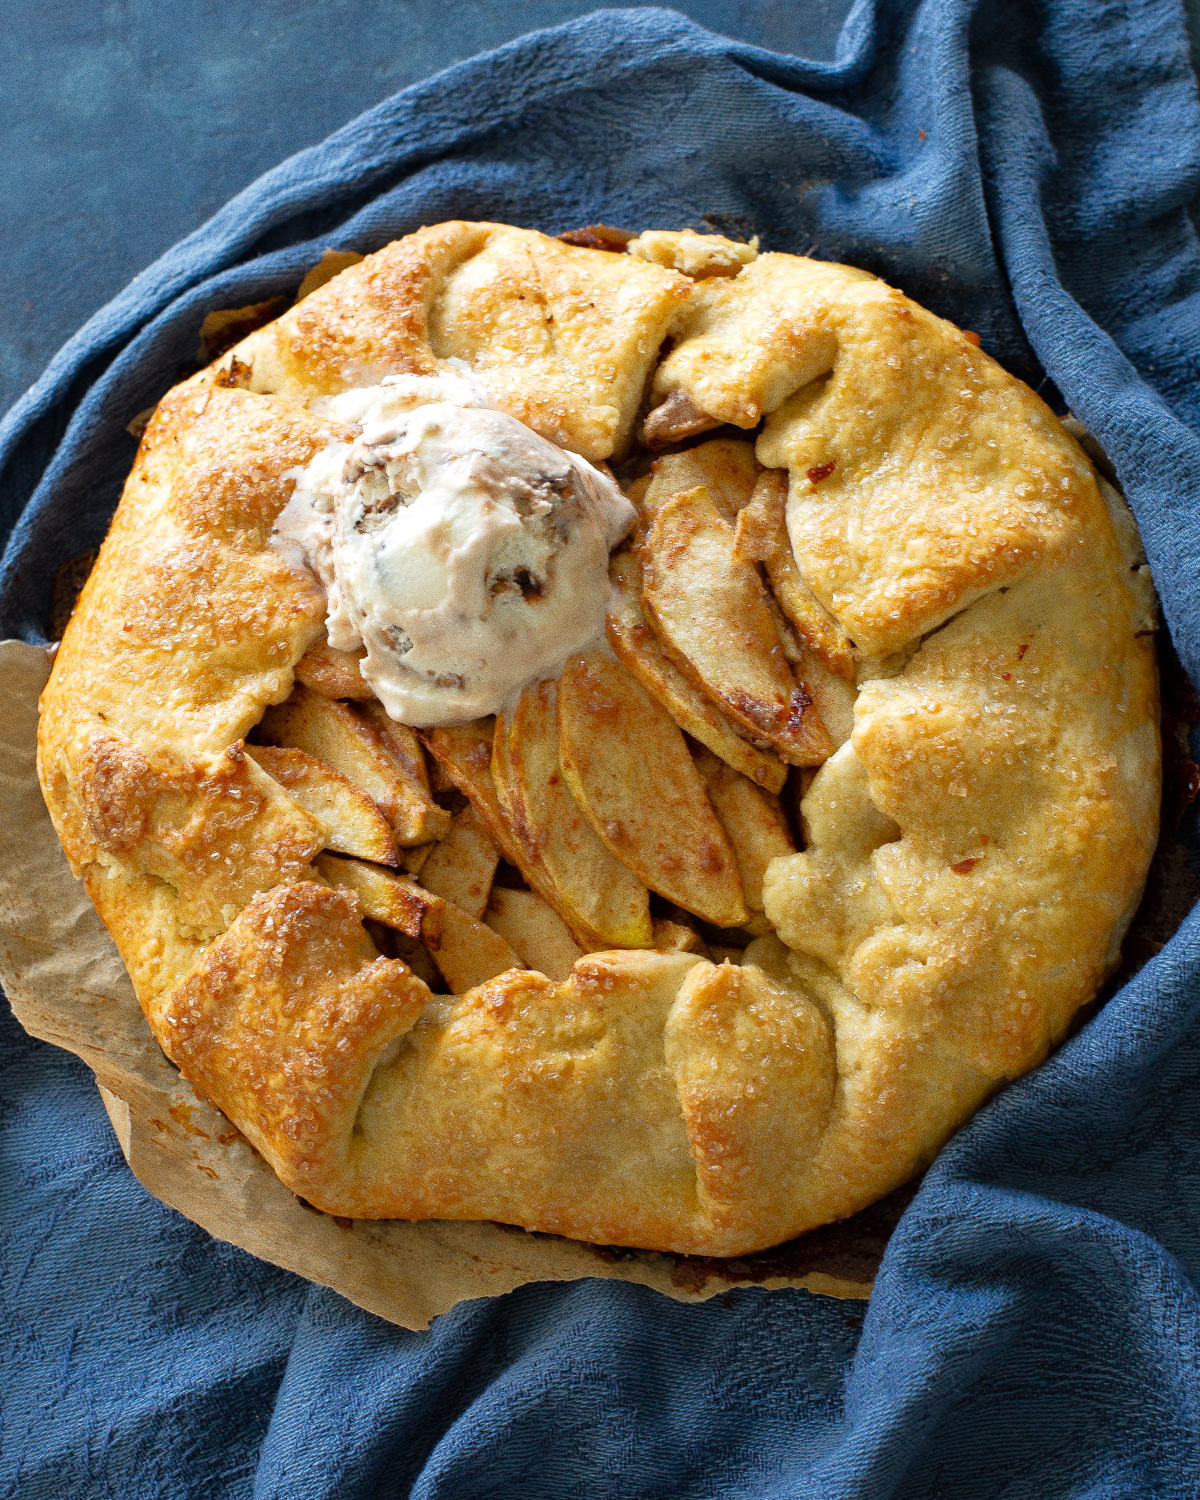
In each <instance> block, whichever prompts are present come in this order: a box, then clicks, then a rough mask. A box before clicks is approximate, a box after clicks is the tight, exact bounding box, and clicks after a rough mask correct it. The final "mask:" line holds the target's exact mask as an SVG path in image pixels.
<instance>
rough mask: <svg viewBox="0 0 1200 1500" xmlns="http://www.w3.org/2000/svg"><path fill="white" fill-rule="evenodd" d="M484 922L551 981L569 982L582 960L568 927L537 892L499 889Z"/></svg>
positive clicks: (494, 894)
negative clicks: (574, 969) (567, 979)
mask: <svg viewBox="0 0 1200 1500" xmlns="http://www.w3.org/2000/svg"><path fill="white" fill-rule="evenodd" d="M484 921H485V922H486V923H487V925H488V926H489V927H490V928H491V929H492V931H493V932H498V933H499V934H500V936H501V937H502V938H503V939H504V940H505V942H506V943H508V945H509V946H510V947H511V948H512V949H514V951H515V952H517V953H519V954H520V956H521V958H522V960H523V961H524V962H525V963H527V964H528V965H529V967H530V968H531V969H536V970H537V971H538V972H539V973H540V974H545V975H546V976H547V977H548V978H550V979H557V980H559V981H560V982H561V981H562V980H564V979H566V977H567V975H568V974H570V972H571V969H572V966H573V965H574V963H575V960H576V959H577V958H582V957H583V949H582V948H581V947H580V946H579V944H578V943H577V942H576V941H575V939H574V938H573V937H572V936H571V934H570V933H569V932H568V931H567V924H566V923H565V922H564V921H563V919H562V918H561V917H560V916H559V915H558V913H557V912H556V911H555V910H554V908H553V907H552V906H550V905H549V904H548V903H547V902H545V901H543V900H542V898H541V897H540V896H539V895H538V893H537V892H536V891H515V890H511V889H509V888H508V887H507V886H502V885H498V886H496V887H495V889H494V890H493V891H492V895H491V899H490V900H489V901H488V905H487V915H486V916H485V917H484Z"/></svg>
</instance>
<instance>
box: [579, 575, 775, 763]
mask: <svg viewBox="0 0 1200 1500" xmlns="http://www.w3.org/2000/svg"><path fill="white" fill-rule="evenodd" d="M608 576H609V581H610V582H611V584H612V593H611V595H610V597H609V607H608V619H607V621H606V633H607V635H608V644H609V645H610V646H611V647H612V648H613V650H614V651H615V652H616V654H617V657H618V659H619V660H620V661H621V662H622V664H623V665H624V666H625V667H627V668H628V669H629V671H630V672H632V673H633V675H634V676H635V677H636V678H637V680H638V681H639V682H640V683H641V685H642V686H643V687H644V688H645V689H646V691H647V692H648V693H649V694H650V696H651V697H652V698H656V699H657V700H658V702H659V703H661V704H662V706H663V707H664V708H665V709H666V711H667V712H668V713H669V714H670V715H671V717H672V718H673V719H674V720H675V722H676V724H678V725H679V727H680V729H682V730H685V731H686V732H687V733H688V734H690V735H691V736H692V738H693V739H697V740H699V741H700V743H701V744H702V745H707V746H708V748H709V749H710V750H711V751H712V752H713V754H714V755H719V756H720V757H721V759H722V760H723V761H725V762H726V764H727V765H730V766H732V767H733V768H734V770H735V771H741V772H742V773H743V775H745V776H749V778H750V780H751V781H753V782H756V783H757V784H758V785H759V786H762V787H766V789H767V791H769V792H779V791H782V790H783V783H784V781H785V780H786V779H787V767H786V766H785V765H784V764H783V762H782V761H781V760H780V759H779V757H778V756H777V755H773V754H772V753H771V751H769V750H759V749H757V748H756V747H755V746H754V745H752V744H751V743H750V741H749V740H747V739H743V737H742V736H741V735H740V734H739V733H738V732H737V730H736V729H735V728H734V727H733V725H732V724H731V723H730V722H729V720H728V719H727V718H726V717H725V715H724V714H723V713H721V711H720V710H719V709H718V708H717V707H716V706H715V705H714V704H713V703H712V702H711V701H710V700H709V699H708V698H706V697H705V696H704V694H703V693H702V692H700V690H699V689H698V688H695V687H693V686H692V684H691V683H690V682H689V681H688V680H687V678H686V677H685V676H684V675H683V673H682V672H681V671H680V670H679V668H678V667H677V666H676V665H675V664H674V662H672V661H671V660H670V659H669V658H668V657H667V656H666V654H665V653H664V651H663V649H662V647H661V646H660V645H659V642H658V637H657V636H656V635H655V634H654V632H653V630H651V629H650V627H649V625H647V624H646V617H645V615H644V614H643V613H642V564H641V562H640V560H639V559H638V557H637V555H636V553H633V552H618V553H617V554H616V555H615V556H614V557H613V559H612V562H611V564H610V565H609V570H608Z"/></svg>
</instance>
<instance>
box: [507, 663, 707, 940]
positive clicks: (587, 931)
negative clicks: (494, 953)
mask: <svg viewBox="0 0 1200 1500" xmlns="http://www.w3.org/2000/svg"><path fill="white" fill-rule="evenodd" d="M669 722H670V721H669V720H668V723H669ZM672 728H674V725H672ZM675 732H676V733H678V732H679V731H678V730H676V731H675ZM492 779H493V781H494V783H495V787H496V796H497V797H498V798H499V799H500V804H501V806H502V807H503V808H504V811H505V814H506V817H507V821H508V826H509V828H510V830H511V832H512V836H513V838H514V839H515V840H516V842H517V844H518V845H519V847H520V851H521V855H522V859H521V864H520V869H521V871H522V873H523V874H525V873H526V871H529V872H533V871H535V870H536V871H538V873H539V874H541V875H543V876H544V877H548V881H547V880H546V879H543V880H541V881H539V882H536V884H537V887H538V889H539V890H540V892H541V894H542V895H543V896H544V897H545V899H546V900H547V901H549V903H550V905H551V906H553V907H554V909H555V910H556V911H557V912H558V914H559V916H560V917H561V918H562V919H563V921H564V922H565V923H566V924H567V926H568V928H570V930H571V935H572V936H573V937H574V938H575V940H576V941H577V942H578V943H579V944H580V946H581V947H583V948H586V949H597V948H605V947H615V948H648V947H650V945H651V942H652V940H653V932H652V929H651V925H650V896H649V892H648V891H647V889H646V887H645V885H644V884H643V883H642V881H641V880H640V879H639V878H638V877H637V876H636V875H635V874H634V873H632V872H631V871H630V870H629V868H628V867H627V866H626V865H625V864H624V863H623V862H622V861H621V860H620V859H618V858H616V857H615V856H614V855H613V854H611V853H610V852H609V850H608V848H606V847H605V845H604V843H603V842H602V841H601V839H600V837H599V835H598V834H597V833H596V832H595V830H594V829H593V827H592V824H591V823H590V822H589V820H588V818H587V817H585V815H584V813H583V811H582V809H581V808H580V807H579V805H578V803H577V802H576V801H575V798H574V797H573V796H572V795H571V792H570V790H569V788H568V786H567V783H566V781H565V779H564V777H563V773H562V767H561V764H560V761H559V737H558V689H557V686H556V684H555V683H553V682H551V681H543V682H535V683H531V684H530V686H529V687H527V688H526V689H525V691H524V692H523V693H522V694H521V697H520V699H519V700H518V702H517V706H516V708H515V709H514V710H512V711H511V712H509V713H504V714H501V715H499V716H498V718H497V719H496V732H495V737H494V739H493V742H492ZM526 879H528V880H529V883H530V884H531V885H534V884H535V881H534V880H533V879H532V878H531V874H526Z"/></svg>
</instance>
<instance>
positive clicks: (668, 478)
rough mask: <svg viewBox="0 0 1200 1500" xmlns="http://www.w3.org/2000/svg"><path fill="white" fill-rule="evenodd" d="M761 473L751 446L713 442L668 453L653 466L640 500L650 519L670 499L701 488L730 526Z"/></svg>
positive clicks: (735, 440)
mask: <svg viewBox="0 0 1200 1500" xmlns="http://www.w3.org/2000/svg"><path fill="white" fill-rule="evenodd" d="M762 472H763V467H762V465H761V464H760V463H759V462H758V460H757V459H756V458H755V456H754V444H753V443H747V442H746V441H744V439H741V438H713V439H712V441H711V442H707V443H700V444H698V445H697V446H696V447H695V448H686V449H685V450H684V451H683V452H682V453H669V454H667V456H666V457H665V458H660V459H659V460H658V461H657V462H656V463H655V465H654V469H653V472H652V474H651V478H650V483H649V485H648V487H647V488H646V490H645V492H644V494H643V495H642V496H641V497H640V504H641V507H642V509H643V511H644V512H645V514H646V516H647V517H648V518H649V517H651V516H652V515H653V513H654V512H655V511H656V510H658V508H659V506H661V505H663V504H665V503H666V501H668V500H670V499H671V497H672V496H673V495H681V494H682V493H683V492H684V490H693V489H695V488H696V486H697V485H699V484H702V485H704V486H705V488H706V489H707V490H708V497H709V499H710V500H711V501H712V503H713V504H714V505H715V506H716V507H717V510H718V511H719V512H720V515H721V518H722V520H725V521H728V522H729V523H730V525H732V524H733V523H734V522H735V521H736V520H737V516H738V512H739V511H740V510H741V509H742V507H743V506H744V505H746V504H747V503H748V502H749V500H750V497H751V496H752V495H753V493H754V486H755V485H756V484H757V483H758V480H759V476H760V475H761V474H762Z"/></svg>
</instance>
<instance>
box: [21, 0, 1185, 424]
mask: <svg viewBox="0 0 1200 1500" xmlns="http://www.w3.org/2000/svg"><path fill="white" fill-rule="evenodd" d="M1197 3H1200V0H1197ZM595 8H596V7H595V5H593V4H591V3H589V0H512V3H496V0H458V3H456V4H453V5H447V4H442V3H438V0H104V3H101V0H96V3H88V4H79V3H78V0H6V3H5V5H4V18H3V23H2V24H0V100H2V101H3V121H4V123H3V126H2V127H0V130H2V136H3V143H4V148H3V151H0V204H3V205H4V211H3V212H2V213H0V308H3V309H4V316H3V318H2V319H0V412H3V411H4V410H5V409H6V408H7V407H8V406H10V405H11V404H12V402H14V401H15V400H16V399H17V397H18V396H19V395H20V394H21V392H22V391H23V390H24V389H25V387H26V386H28V385H30V384H31V383H32V382H33V381H34V380H35V379H36V378H37V377H38V375H40V374H41V372H42V370H43V368H44V367H45V365H46V363H47V361H48V360H49V358H50V356H51V355H52V354H53V353H54V351H55V350H56V349H57V348H58V346H59V345H60V344H62V343H64V342H65V341H66V340H67V339H68V338H69V337H70V335H71V334H73V333H74V332H75V330H76V329H77V328H79V327H80V326H81V325H82V324H83V323H84V322H85V321H86V319H87V318H89V317H90V316H91V314H92V313H93V312H95V311H96V309H97V308H98V307H101V306H103V304H104V303H105V302H107V301H108V299H109V298H110V297H114V296H116V294H117V293H118V292H119V291H120V290H121V288H122V287H123V286H125V284H126V283H127V282H128V281H130V280H132V278H133V277H134V276H136V275H137V273H138V272H139V271H140V270H142V269H143V268H144V267H145V266H148V265H149V264H150V262H151V261H153V260H154V259H155V258H156V257H157V256H159V255H161V254H162V253H163V251H164V250H167V249H169V248H170V246H172V245H173V244H174V243H175V241H176V240H179V239H182V238H183V236H184V235H185V234H190V233H191V231H192V230H193V229H195V228H197V227H198V226H199V225H200V224H202V223H203V222H204V221H205V219H207V218H208V217H209V215H210V214H213V213H215V212H216V211H217V209H218V208H220V207H221V205H222V204H223V203H225V202H226V201H227V200H228V199H230V198H232V197H233V195H234V194H235V193H237V192H240V191H241V189H242V188H244V187H245V186H246V185H247V184H248V183H250V182H253V180H254V179H255V178H256V177H257V176H258V175H259V174H260V173H262V172H266V171H267V170H268V169H269V168H271V167H273V166H275V164H276V163H277V162H280V161H282V160H283V159H284V157H285V156H290V155H291V154H292V152H294V151H299V150H301V149H302V148H304V147H305V146H313V145H315V144H316V143H317V142H318V141H320V140H323V139H324V138H325V136H327V135H328V134H329V133H330V132H331V131H333V130H336V129H337V128H338V127H339V126H340V125H344V124H345V123H346V121H347V120H351V119H353V118H354V116H355V115H357V114H358V113H360V111H362V110H364V109H369V108H370V107H371V106H372V105H374V104H378V102H379V101H380V100H381V99H385V98H386V97H387V96H388V95H389V94H393V93H395V92H396V90H397V89H402V88H404V87H406V86H407V85H408V84H410V83H415V82H416V81H417V80H418V79H420V78H424V77H426V76H427V75H428V74H430V73H435V72H437V71H438V69H439V68H445V67H448V66H449V65H450V64H451V63H455V62H459V61H461V60H462V59H463V58H466V57H470V56H472V55H473V54H474V53H476V52H482V51H484V50H485V49H487V48H489V47H498V46H500V45H501V44H502V43H503V42H507V41H509V40H511V39H512V38H513V37H516V36H520V35H521V33H522V32H526V31H532V30H534V29H535V28H537V27H544V26H557V25H558V24H559V23H560V22H562V21H569V20H571V19H572V18H573V17H575V16H582V15H586V14H587V12H588V11H590V10H594V9H595ZM849 8H850V0H693V3H690V4H682V5H679V6H677V7H676V9H678V10H680V11H682V12H684V14H686V15H688V16H691V17H692V19H693V20H696V21H698V22H699V23H700V24H701V25H702V26H708V27H711V28H712V29H713V30H714V31H719V32H724V33H726V34H727V35H729V36H734V37H738V38H740V39H741V40H743V41H747V42H755V43H757V44H758V45H760V46H763V47H770V48H773V49H775V50H778V51H780V52H797V53H801V54H802V55H804V56H807V57H816V58H824V57H832V56H833V50H834V47H835V45H836V42H837V33H838V29H839V27H840V25H841V22H842V18H843V17H844V15H845V14H846V12H847V10H849Z"/></svg>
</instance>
